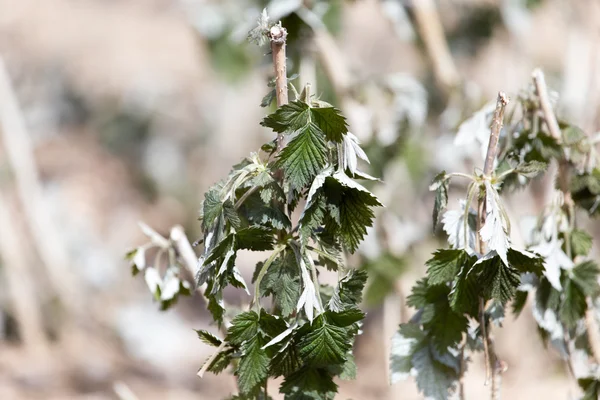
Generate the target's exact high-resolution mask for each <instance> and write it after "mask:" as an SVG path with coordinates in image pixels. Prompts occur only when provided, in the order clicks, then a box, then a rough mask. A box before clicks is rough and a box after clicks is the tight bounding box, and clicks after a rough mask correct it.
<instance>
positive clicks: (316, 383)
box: [279, 367, 338, 400]
mask: <svg viewBox="0 0 600 400" xmlns="http://www.w3.org/2000/svg"><path fill="white" fill-rule="evenodd" d="M337 388H338V386H337V385H336V384H335V383H334V382H333V378H332V376H331V374H330V373H328V372H327V370H325V369H323V368H312V367H303V368H301V369H300V370H298V371H296V372H294V373H293V374H291V375H288V376H286V378H285V380H284V381H283V383H282V384H281V386H280V388H279V391H280V392H281V393H285V394H286V396H285V399H286V400H288V399H289V400H333V397H334V396H335V394H336V392H337Z"/></svg>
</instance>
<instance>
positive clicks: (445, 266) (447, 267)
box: [425, 249, 472, 285]
mask: <svg viewBox="0 0 600 400" xmlns="http://www.w3.org/2000/svg"><path fill="white" fill-rule="evenodd" d="M469 259H470V257H469V254H468V253H467V252H466V250H463V249H440V250H437V251H436V252H435V253H433V257H432V258H431V259H429V260H428V261H427V262H425V265H427V267H428V268H427V279H428V281H429V284H430V285H439V284H444V283H446V282H448V281H452V280H454V278H456V275H457V274H458V271H460V268H461V267H462V266H463V265H464V264H465V263H466V262H467V261H468V260H469ZM471 264H472V263H471Z"/></svg>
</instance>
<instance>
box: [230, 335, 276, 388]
mask: <svg viewBox="0 0 600 400" xmlns="http://www.w3.org/2000/svg"><path fill="white" fill-rule="evenodd" d="M264 344H265V343H263V341H262V340H261V339H260V337H259V335H255V336H254V337H253V338H252V339H250V340H249V341H248V342H245V343H244V345H243V346H242V350H243V354H242V357H241V359H240V363H239V364H238V368H237V370H236V375H237V376H238V387H239V389H240V392H242V393H252V392H255V391H256V390H257V389H258V387H259V386H262V383H263V382H264V380H265V379H266V378H267V377H268V376H269V356H268V355H267V352H266V351H265V350H263V349H262V346H263V345H264Z"/></svg>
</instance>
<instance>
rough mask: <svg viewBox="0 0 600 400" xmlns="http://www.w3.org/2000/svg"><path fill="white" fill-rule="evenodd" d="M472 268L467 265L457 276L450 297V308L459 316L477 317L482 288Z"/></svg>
mask: <svg viewBox="0 0 600 400" xmlns="http://www.w3.org/2000/svg"><path fill="white" fill-rule="evenodd" d="M471 268H472V267H471V266H468V265H465V266H464V267H463V268H461V270H460V271H459V273H458V274H457V276H456V280H455V281H454V284H453V286H452V290H451V291H450V295H449V296H450V307H451V308H452V310H454V311H455V312H457V313H459V314H469V315H470V316H472V317H477V315H478V312H479V311H478V304H479V295H480V294H481V288H480V286H479V284H478V282H477V276H476V274H475V273H470V272H471Z"/></svg>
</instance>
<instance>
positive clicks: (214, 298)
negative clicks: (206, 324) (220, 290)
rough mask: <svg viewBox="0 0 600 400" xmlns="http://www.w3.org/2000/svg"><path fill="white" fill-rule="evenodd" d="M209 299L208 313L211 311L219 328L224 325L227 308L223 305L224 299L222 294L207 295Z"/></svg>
mask: <svg viewBox="0 0 600 400" xmlns="http://www.w3.org/2000/svg"><path fill="white" fill-rule="evenodd" d="M206 298H207V299H208V305H207V308H208V311H210V313H211V315H212V317H213V320H215V322H216V323H217V325H218V326H221V324H222V323H223V315H225V307H224V305H223V299H222V297H221V294H218V295H210V294H209V295H207V296H206Z"/></svg>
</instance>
